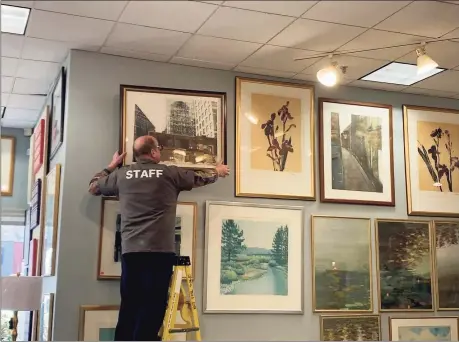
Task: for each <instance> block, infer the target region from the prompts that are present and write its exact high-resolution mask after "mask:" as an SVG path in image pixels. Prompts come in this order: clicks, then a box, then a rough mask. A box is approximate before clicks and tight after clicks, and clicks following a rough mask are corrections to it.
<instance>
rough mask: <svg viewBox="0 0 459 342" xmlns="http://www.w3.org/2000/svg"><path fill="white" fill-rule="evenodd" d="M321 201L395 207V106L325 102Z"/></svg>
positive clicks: (321, 114)
mask: <svg viewBox="0 0 459 342" xmlns="http://www.w3.org/2000/svg"><path fill="white" fill-rule="evenodd" d="M319 138H320V139H319V142H320V148H319V151H320V153H319V156H320V182H321V183H320V200H321V201H322V202H335V203H353V204H374V205H386V206H394V205H395V195H394V192H395V191H394V161H393V151H392V106H389V105H383V104H377V103H362V102H350V101H343V100H333V99H324V98H319Z"/></svg>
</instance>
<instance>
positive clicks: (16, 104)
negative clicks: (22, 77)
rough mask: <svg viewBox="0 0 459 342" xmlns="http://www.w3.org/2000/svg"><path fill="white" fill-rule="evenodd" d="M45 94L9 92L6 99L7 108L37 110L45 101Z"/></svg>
mask: <svg viewBox="0 0 459 342" xmlns="http://www.w3.org/2000/svg"><path fill="white" fill-rule="evenodd" d="M45 100H46V96H41V95H20V94H11V95H10V98H9V99H8V108H23V109H36V110H39V109H41V108H42V107H43V104H44V103H45Z"/></svg>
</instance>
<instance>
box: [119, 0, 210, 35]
mask: <svg viewBox="0 0 459 342" xmlns="http://www.w3.org/2000/svg"><path fill="white" fill-rule="evenodd" d="M216 9H217V6H215V5H211V4H206V3H202V2H197V1H130V2H129V4H128V5H127V7H126V9H125V10H124V12H123V14H122V15H121V18H120V20H119V21H120V22H123V23H129V24H136V25H143V26H150V27H156V28H163V29H168V30H177V31H182V32H191V33H194V32H196V30H197V29H198V28H199V27H200V26H201V25H202V24H203V23H204V22H205V21H206V19H207V18H209V17H210V15H211V14H212V13H213V12H214V11H215V10H216Z"/></svg>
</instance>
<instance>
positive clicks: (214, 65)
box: [171, 57, 235, 70]
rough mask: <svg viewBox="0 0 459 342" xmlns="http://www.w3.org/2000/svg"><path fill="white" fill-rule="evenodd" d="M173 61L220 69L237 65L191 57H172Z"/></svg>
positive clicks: (227, 68) (229, 68) (228, 68)
mask: <svg viewBox="0 0 459 342" xmlns="http://www.w3.org/2000/svg"><path fill="white" fill-rule="evenodd" d="M171 63H174V64H182V65H189V66H195V67H198V68H209V69H220V70H231V69H232V68H234V66H235V64H224V63H217V62H208V61H201V60H198V59H189V58H181V57H174V58H172V59H171Z"/></svg>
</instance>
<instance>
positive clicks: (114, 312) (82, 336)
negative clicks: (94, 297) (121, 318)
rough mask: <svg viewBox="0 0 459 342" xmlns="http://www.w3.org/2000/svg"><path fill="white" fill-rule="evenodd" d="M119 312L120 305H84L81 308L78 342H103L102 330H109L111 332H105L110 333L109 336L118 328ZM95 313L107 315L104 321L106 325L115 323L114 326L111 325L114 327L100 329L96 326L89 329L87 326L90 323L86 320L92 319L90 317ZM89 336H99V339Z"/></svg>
mask: <svg viewBox="0 0 459 342" xmlns="http://www.w3.org/2000/svg"><path fill="white" fill-rule="evenodd" d="M119 310H120V306H119V305H82V306H80V314H79V324H78V341H99V340H101V338H100V334H101V331H100V329H101V328H102V329H107V330H109V331H104V333H108V334H112V333H114V329H115V327H116V323H117V320H118V312H119ZM108 311H110V312H108ZM94 312H101V313H105V314H106V317H105V318H104V319H103V321H104V323H105V324H104V325H106V324H107V321H108V322H112V323H113V324H109V325H112V326H111V327H100V326H98V325H97V324H96V325H95V326H93V327H88V325H87V324H88V323H90V322H87V321H86V320H87V319H90V318H89V317H88V316H89V315H90V314H91V313H94ZM92 318H94V317H92ZM91 328H92V329H91ZM94 330H96V331H94ZM87 335H97V337H95V336H91V337H88V336H87ZM106 341H113V340H111V339H107V340H106Z"/></svg>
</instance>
